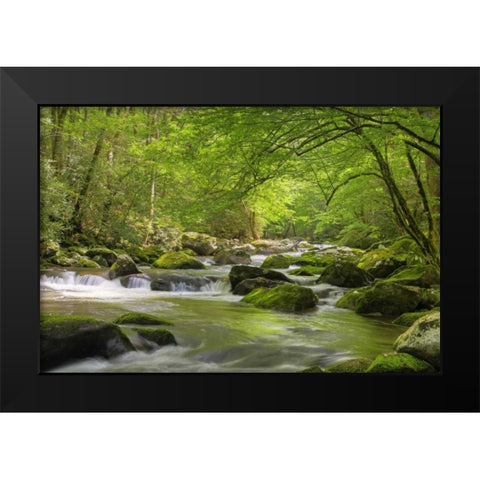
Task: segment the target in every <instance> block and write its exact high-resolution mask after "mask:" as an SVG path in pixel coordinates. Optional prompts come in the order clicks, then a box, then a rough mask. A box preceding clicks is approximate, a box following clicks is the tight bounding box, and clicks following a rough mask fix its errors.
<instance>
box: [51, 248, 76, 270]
mask: <svg viewBox="0 0 480 480" xmlns="http://www.w3.org/2000/svg"><path fill="white" fill-rule="evenodd" d="M78 259H79V255H78V253H72V252H70V253H69V254H67V253H65V252H63V251H59V252H57V253H56V254H55V256H53V257H51V258H49V259H48V260H49V261H50V262H51V263H53V264H55V265H59V266H60V267H71V266H73V265H75V264H76V263H77V261H78Z"/></svg>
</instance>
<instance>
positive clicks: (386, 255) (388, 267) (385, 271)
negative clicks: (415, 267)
mask: <svg viewBox="0 0 480 480" xmlns="http://www.w3.org/2000/svg"><path fill="white" fill-rule="evenodd" d="M406 264H407V262H406V260H400V259H399V258H397V257H394V256H393V254H392V253H391V252H390V250H389V249H388V248H377V249H375V250H371V251H368V252H365V254H364V255H363V256H362V258H361V259H360V261H359V262H358V264H357V267H359V268H361V269H363V270H365V271H366V272H368V273H370V274H371V275H373V276H374V277H375V278H386V277H388V276H389V275H391V274H392V273H393V272H394V271H395V270H398V269H399V268H400V267H402V266H404V265H406Z"/></svg>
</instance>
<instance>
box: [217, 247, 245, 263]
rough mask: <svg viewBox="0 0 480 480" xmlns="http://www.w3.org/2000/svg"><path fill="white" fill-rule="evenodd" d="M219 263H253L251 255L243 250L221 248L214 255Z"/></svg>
mask: <svg viewBox="0 0 480 480" xmlns="http://www.w3.org/2000/svg"><path fill="white" fill-rule="evenodd" d="M213 260H214V262H215V263H217V264H218V265H238V264H240V265H248V264H249V263H251V258H250V255H249V254H248V253H246V252H244V251H242V250H238V249H234V250H220V251H218V252H217V253H215V255H214V256H213Z"/></svg>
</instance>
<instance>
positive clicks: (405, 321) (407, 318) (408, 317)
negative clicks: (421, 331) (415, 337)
mask: <svg viewBox="0 0 480 480" xmlns="http://www.w3.org/2000/svg"><path fill="white" fill-rule="evenodd" d="M439 311H440V308H438V307H437V308H434V309H433V310H423V311H421V312H407V313H403V314H402V315H400V316H399V317H398V318H396V319H395V320H394V321H393V322H392V323H393V324H394V325H402V326H404V327H411V326H412V325H413V324H414V323H415V322H416V321H417V320H418V319H419V318H422V317H424V316H425V315H430V314H431V313H435V312H439Z"/></svg>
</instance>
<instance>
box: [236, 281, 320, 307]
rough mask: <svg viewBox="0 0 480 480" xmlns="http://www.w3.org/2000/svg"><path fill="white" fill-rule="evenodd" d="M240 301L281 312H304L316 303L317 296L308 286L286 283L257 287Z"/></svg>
mask: <svg viewBox="0 0 480 480" xmlns="http://www.w3.org/2000/svg"><path fill="white" fill-rule="evenodd" d="M242 302H246V303H250V304H252V305H254V306H256V307H260V308H268V309H272V310H280V311H282V312H304V311H306V310H310V309H312V308H314V307H315V306H316V305H317V303H318V297H317V296H316V295H315V293H314V292H313V291H312V289H310V288H306V287H301V286H299V285H288V284H287V285H279V286H278V287H274V288H271V289H269V288H258V289H256V290H253V291H252V292H250V293H249V294H248V295H247V296H245V297H243V299H242Z"/></svg>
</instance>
